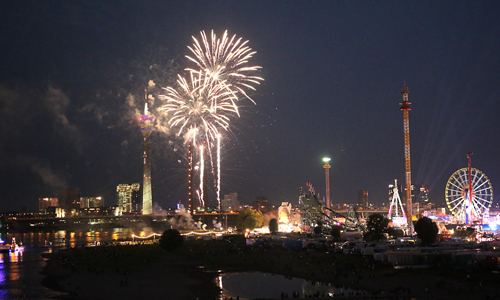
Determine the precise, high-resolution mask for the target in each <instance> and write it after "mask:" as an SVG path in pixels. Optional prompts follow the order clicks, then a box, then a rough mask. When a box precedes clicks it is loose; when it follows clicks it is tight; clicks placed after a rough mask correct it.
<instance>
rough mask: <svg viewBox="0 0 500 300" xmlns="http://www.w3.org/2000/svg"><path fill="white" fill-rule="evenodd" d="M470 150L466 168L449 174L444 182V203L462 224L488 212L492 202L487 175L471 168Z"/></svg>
mask: <svg viewBox="0 0 500 300" xmlns="http://www.w3.org/2000/svg"><path fill="white" fill-rule="evenodd" d="M471 155H472V152H469V153H467V159H468V160H469V166H468V168H462V169H460V170H458V171H456V172H455V173H453V175H451V177H450V179H449V180H448V183H447V184H446V191H445V194H446V195H445V196H446V204H447V205H448V208H449V210H450V211H451V212H452V214H453V215H454V216H455V217H456V218H457V221H459V222H461V223H462V224H467V225H471V224H472V223H473V222H475V221H478V222H481V221H483V223H484V220H481V219H482V218H483V217H484V216H485V215H488V214H489V209H490V207H491V204H492V202H493V188H492V186H491V182H490V180H489V179H488V177H487V176H486V175H485V174H484V173H483V172H481V171H479V170H478V169H475V168H471Z"/></svg>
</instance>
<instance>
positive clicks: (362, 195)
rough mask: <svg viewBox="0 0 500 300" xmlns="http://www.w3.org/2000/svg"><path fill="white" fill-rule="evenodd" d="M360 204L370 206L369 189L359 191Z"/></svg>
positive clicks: (365, 206)
mask: <svg viewBox="0 0 500 300" xmlns="http://www.w3.org/2000/svg"><path fill="white" fill-rule="evenodd" d="M358 205H359V206H361V207H364V208H367V207H368V191H367V190H360V191H358Z"/></svg>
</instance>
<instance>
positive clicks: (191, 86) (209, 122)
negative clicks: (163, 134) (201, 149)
mask: <svg viewBox="0 0 500 300" xmlns="http://www.w3.org/2000/svg"><path fill="white" fill-rule="evenodd" d="M177 84H178V86H179V89H174V88H172V87H167V88H164V91H165V94H163V95H160V98H161V99H163V100H164V101H165V104H164V105H163V106H161V107H160V108H159V111H161V112H164V113H166V114H167V115H168V121H167V123H168V126H169V127H170V128H177V129H178V130H177V135H179V136H180V135H182V134H183V133H185V134H186V140H191V141H193V143H194V144H195V145H196V144H197V143H199V142H200V139H203V140H205V141H206V142H207V143H209V144H210V143H211V142H212V141H214V140H215V138H216V137H217V134H218V133H219V129H224V130H227V129H228V127H229V120H230V118H229V115H231V114H232V115H239V113H238V107H237V106H236V105H235V101H236V100H237V99H236V98H235V97H234V94H233V93H231V92H230V91H227V89H226V88H224V85H223V84H222V83H215V82H213V80H211V79H210V77H208V76H203V75H202V73H198V74H195V73H192V72H191V73H190V77H189V80H186V79H185V78H184V77H182V76H180V75H178V80H177Z"/></svg>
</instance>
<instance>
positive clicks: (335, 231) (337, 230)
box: [331, 225, 342, 240]
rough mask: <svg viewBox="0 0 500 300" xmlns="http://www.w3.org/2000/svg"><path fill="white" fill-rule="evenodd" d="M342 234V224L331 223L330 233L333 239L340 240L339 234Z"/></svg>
mask: <svg viewBox="0 0 500 300" xmlns="http://www.w3.org/2000/svg"><path fill="white" fill-rule="evenodd" d="M341 234H342V226H339V225H333V226H332V231H331V235H332V238H333V239H334V240H340V235H341Z"/></svg>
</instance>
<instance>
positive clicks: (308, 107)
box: [0, 1, 500, 211]
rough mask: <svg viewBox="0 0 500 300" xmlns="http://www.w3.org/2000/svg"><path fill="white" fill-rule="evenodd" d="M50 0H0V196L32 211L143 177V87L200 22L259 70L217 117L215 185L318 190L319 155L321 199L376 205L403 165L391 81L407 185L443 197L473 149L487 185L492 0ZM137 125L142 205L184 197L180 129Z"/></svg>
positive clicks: (248, 194) (496, 26) (177, 57)
mask: <svg viewBox="0 0 500 300" xmlns="http://www.w3.org/2000/svg"><path fill="white" fill-rule="evenodd" d="M63 3H64V2H62V1H52V2H49V3H45V4H41V3H38V2H33V3H32V4H31V5H24V4H21V3H14V2H12V3H11V2H9V3H3V4H1V5H0V7H1V9H0V18H1V20H2V23H3V24H4V25H3V26H2V28H3V32H4V34H2V36H1V37H0V42H1V43H2V45H3V47H1V49H0V61H1V63H2V66H3V67H2V69H1V70H0V104H1V116H2V122H0V126H1V127H0V128H1V131H0V132H1V133H2V135H1V144H2V147H1V150H0V156H1V158H2V161H3V162H4V163H3V164H2V166H1V167H0V180H1V182H2V183H3V186H4V189H3V191H4V192H3V193H2V196H1V197H0V210H1V211H9V210H18V211H19V210H21V208H22V207H27V208H28V210H29V211H36V209H37V206H38V202H37V201H38V199H39V198H40V197H56V195H57V192H58V191H59V190H64V189H74V190H79V191H81V192H82V193H83V194H85V195H91V196H102V197H104V199H113V197H114V196H113V195H114V194H115V193H116V190H115V189H116V185H117V184H119V183H123V182H140V181H142V180H141V179H142V177H143V161H142V155H143V150H142V142H143V137H142V134H141V133H140V132H139V130H138V128H137V126H138V125H137V115H138V114H137V112H140V111H141V104H142V108H143V105H144V102H143V96H144V94H143V91H144V89H145V88H147V87H148V84H149V83H150V81H153V82H154V83H155V84H156V86H157V87H158V88H160V87H166V86H169V85H172V84H173V82H174V81H175V80H176V74H177V73H179V72H182V69H183V68H184V62H185V60H186V58H185V55H188V54H189V51H188V48H187V46H188V45H191V44H192V39H191V36H199V33H200V31H202V30H205V31H206V32H210V31H211V30H214V31H216V32H217V34H219V35H220V34H222V33H223V32H224V30H226V29H227V30H228V33H229V34H230V35H233V34H236V35H237V36H241V37H242V38H243V39H244V40H249V44H250V45H251V48H252V49H253V50H255V51H256V53H255V54H254V56H253V58H252V63H254V64H255V65H259V66H262V69H261V70H260V76H262V77H263V78H264V79H265V81H263V82H262V83H261V85H260V86H259V87H258V89H257V91H256V92H255V93H254V94H250V95H249V96H250V97H252V99H254V100H255V102H256V105H254V104H253V103H251V102H249V101H248V102H246V103H245V104H244V105H243V106H242V107H241V108H240V109H241V117H240V118H237V119H235V120H232V121H231V124H230V126H231V131H230V132H227V133H226V132H224V136H223V139H222V143H223V145H222V149H221V170H222V174H221V177H222V179H221V184H222V185H221V195H226V194H230V193H233V192H235V193H238V200H239V201H240V202H241V203H248V204H250V203H252V201H254V199H255V198H256V197H257V196H264V197H266V198H268V199H269V201H270V203H272V204H273V205H278V204H279V203H281V202H291V203H296V201H297V199H298V190H299V188H300V187H304V188H305V187H306V183H307V182H311V183H312V184H313V186H314V187H315V190H316V192H318V193H319V194H320V198H321V199H323V196H325V188H326V187H325V170H324V168H323V165H324V162H323V161H322V159H323V158H324V157H330V158H331V161H330V162H329V163H330V165H331V168H330V169H329V177H330V199H331V203H332V205H333V204H335V203H339V202H340V203H356V201H357V193H358V191H359V190H366V191H368V192H369V195H370V197H369V200H368V201H369V202H370V203H376V204H382V202H384V203H387V187H388V185H390V184H392V183H393V182H394V179H397V180H398V182H400V183H404V178H405V165H404V163H405V161H404V140H403V138H404V137H403V116H402V113H401V111H400V110H399V108H400V105H399V103H401V101H402V98H401V94H400V91H401V88H402V87H403V86H405V85H406V86H407V87H408V88H409V95H408V100H409V102H411V103H412V111H411V112H410V119H409V128H410V136H411V164H412V165H411V172H412V183H413V184H423V185H426V186H428V188H429V193H428V194H429V200H430V201H431V202H437V203H444V200H445V199H444V195H445V190H444V189H445V186H446V182H447V180H448V178H449V177H450V176H451V175H452V174H453V173H454V172H455V171H457V170H459V169H461V168H464V167H466V166H467V156H466V155H467V153H468V152H474V155H473V156H472V166H473V167H474V168H477V169H479V170H481V171H482V172H484V173H485V174H486V175H487V176H488V177H489V179H490V180H491V183H492V185H493V190H495V189H496V187H497V186H500V185H499V184H500V171H499V170H500V168H498V166H499V165H500V159H499V157H498V155H497V152H498V149H500V141H499V140H498V137H499V136H500V126H499V125H500V121H499V120H498V117H497V114H498V112H500V103H499V101H498V99H499V98H500V88H499V87H498V86H497V84H496V83H495V79H496V78H498V77H499V75H500V74H499V73H500V58H499V57H498V55H497V53H499V52H500V41H499V39H498V38H497V37H498V34H499V33H500V19H499V18H498V13H497V11H498V10H499V8H500V4H497V3H495V2H490V1H478V2H474V3H462V2H455V1H443V2H440V3H433V2H419V3H401V2H398V1H388V2H384V3H383V4H379V3H375V2H373V3H372V2H368V3H363V4H356V3H349V2H331V3H330V2H325V3H315V4H310V3H308V2H306V1H296V2H293V3H289V2H270V3H261V2H255V1H213V2H210V3H208V2H207V3H203V2H202V3H199V2H196V1H183V2H178V3H169V4H168V5H167V4H164V3H163V4H162V3H161V2H155V1H147V2H145V3H144V5H138V4H134V3H133V2H130V1H124V2H123V4H122V5H113V4H102V3H100V2H98V1H85V2H82V1H76V2H72V3H65V4H63ZM139 20H143V21H139ZM151 94H152V96H153V98H154V99H152V100H153V103H151V109H150V112H152V113H153V114H155V117H157V116H158V114H157V113H156V112H155V111H154V109H156V108H157V107H159V106H160V104H161V100H160V99H158V97H156V94H155V92H154V91H151ZM161 121H162V120H157V122H159V124H160V126H161V125H162V124H163V125H164V123H162V122H161ZM163 129H164V128H163ZM150 139H151V140H150V147H151V149H150V150H151V174H152V176H151V177H152V188H153V191H152V199H153V204H158V205H159V206H160V207H174V206H175V205H176V203H178V201H179V200H181V201H182V202H183V203H184V204H186V203H187V161H186V157H187V155H186V149H187V147H186V146H185V144H184V141H183V140H182V138H181V137H176V136H175V134H173V133H170V132H168V131H167V133H165V132H164V131H161V130H157V131H156V132H153V133H152V134H151V138H150ZM206 189H207V195H210V194H212V195H213V194H214V192H213V187H212V183H211V182H207V183H206ZM211 201H212V202H211V205H214V204H215V199H212V200H211ZM498 202H499V196H498V194H494V203H498Z"/></svg>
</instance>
